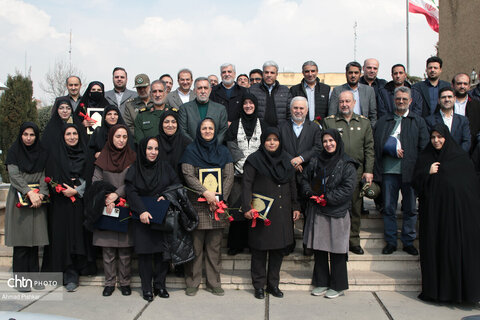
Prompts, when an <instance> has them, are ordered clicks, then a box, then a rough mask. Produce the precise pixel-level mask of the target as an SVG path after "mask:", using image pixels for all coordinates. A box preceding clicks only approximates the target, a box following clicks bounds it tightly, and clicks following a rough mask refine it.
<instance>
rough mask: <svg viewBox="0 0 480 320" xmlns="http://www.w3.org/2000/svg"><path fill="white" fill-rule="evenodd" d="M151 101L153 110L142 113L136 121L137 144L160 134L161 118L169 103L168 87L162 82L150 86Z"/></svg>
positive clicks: (158, 81) (156, 81) (155, 82)
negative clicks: (166, 103) (167, 102)
mask: <svg viewBox="0 0 480 320" xmlns="http://www.w3.org/2000/svg"><path fill="white" fill-rule="evenodd" d="M150 100H151V101H152V102H153V108H152V109H149V110H145V111H143V112H140V113H139V114H138V116H137V118H136V119H135V142H136V143H139V142H140V140H142V139H143V138H145V137H155V136H156V135H158V132H159V127H158V125H159V122H160V116H161V115H162V113H163V111H165V102H166V101H167V86H166V84H165V82H163V81H161V80H155V81H153V82H152V84H151V85H150Z"/></svg>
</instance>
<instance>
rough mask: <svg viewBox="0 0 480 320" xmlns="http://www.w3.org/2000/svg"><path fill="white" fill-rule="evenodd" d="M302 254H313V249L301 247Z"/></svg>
mask: <svg viewBox="0 0 480 320" xmlns="http://www.w3.org/2000/svg"><path fill="white" fill-rule="evenodd" d="M303 255H304V256H306V257H311V256H313V249H310V248H303Z"/></svg>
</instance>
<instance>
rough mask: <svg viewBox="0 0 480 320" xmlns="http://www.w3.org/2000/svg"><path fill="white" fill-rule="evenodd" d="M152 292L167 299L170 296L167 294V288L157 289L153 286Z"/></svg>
mask: <svg viewBox="0 0 480 320" xmlns="http://www.w3.org/2000/svg"><path fill="white" fill-rule="evenodd" d="M153 294H154V295H156V296H159V297H160V298H164V299H167V298H169V297H170V295H169V294H168V291H167V289H158V288H155V289H153Z"/></svg>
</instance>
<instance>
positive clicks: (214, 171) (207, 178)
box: [198, 168, 222, 193]
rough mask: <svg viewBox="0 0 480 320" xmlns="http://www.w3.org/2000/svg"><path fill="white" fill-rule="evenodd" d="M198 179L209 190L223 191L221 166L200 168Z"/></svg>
mask: <svg viewBox="0 0 480 320" xmlns="http://www.w3.org/2000/svg"><path fill="white" fill-rule="evenodd" d="M198 180H200V183H201V184H202V185H203V186H204V187H205V188H206V189H207V190H208V191H212V192H218V193H222V169H221V168H208V169H199V170H198Z"/></svg>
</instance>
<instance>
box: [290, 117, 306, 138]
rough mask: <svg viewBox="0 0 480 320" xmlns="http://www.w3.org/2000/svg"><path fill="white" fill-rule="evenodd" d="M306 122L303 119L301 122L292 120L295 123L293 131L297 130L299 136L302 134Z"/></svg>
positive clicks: (296, 133)
mask: <svg viewBox="0 0 480 320" xmlns="http://www.w3.org/2000/svg"><path fill="white" fill-rule="evenodd" d="M304 123H305V121H303V122H302V123H301V124H297V123H296V122H295V121H293V120H292V124H293V132H295V135H296V136H297V138H298V137H299V136H300V134H301V133H302V129H303V124H304Z"/></svg>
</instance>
